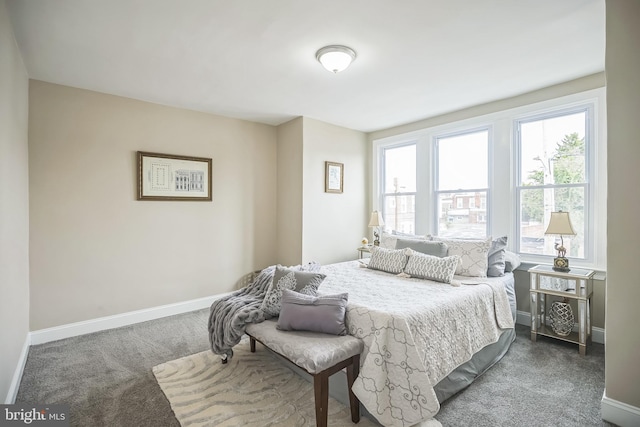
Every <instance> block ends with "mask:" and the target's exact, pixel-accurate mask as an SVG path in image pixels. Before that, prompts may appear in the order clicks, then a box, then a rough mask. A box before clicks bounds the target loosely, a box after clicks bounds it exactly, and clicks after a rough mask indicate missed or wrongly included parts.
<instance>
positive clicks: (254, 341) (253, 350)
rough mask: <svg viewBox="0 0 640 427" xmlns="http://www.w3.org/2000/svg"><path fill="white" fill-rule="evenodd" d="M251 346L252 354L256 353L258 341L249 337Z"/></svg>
mask: <svg viewBox="0 0 640 427" xmlns="http://www.w3.org/2000/svg"><path fill="white" fill-rule="evenodd" d="M249 346H250V347H251V353H255V352H256V340H255V338H253V337H249Z"/></svg>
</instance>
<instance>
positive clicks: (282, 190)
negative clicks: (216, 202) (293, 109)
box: [277, 117, 303, 265]
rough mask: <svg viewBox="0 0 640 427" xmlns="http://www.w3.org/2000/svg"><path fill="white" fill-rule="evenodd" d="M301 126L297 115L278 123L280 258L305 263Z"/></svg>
mask: <svg viewBox="0 0 640 427" xmlns="http://www.w3.org/2000/svg"><path fill="white" fill-rule="evenodd" d="M302 125H303V118H302V117H298V118H296V119H293V120H291V121H289V122H287V123H283V124H281V125H280V126H278V162H277V171H278V190H277V191H278V219H277V235H278V240H277V254H278V258H277V261H278V263H280V264H283V265H297V264H300V263H302V187H303V185H302V179H303V176H302V142H303V135H302Z"/></svg>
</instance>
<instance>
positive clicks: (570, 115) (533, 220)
mask: <svg viewBox="0 0 640 427" xmlns="http://www.w3.org/2000/svg"><path fill="white" fill-rule="evenodd" d="M590 114H591V113H590V109H589V108H587V107H583V108H580V109H577V110H572V111H566V112H559V113H555V114H548V115H545V116H538V117H534V118H531V119H522V120H518V121H517V122H516V129H517V144H518V152H519V173H518V180H517V191H518V200H519V205H518V211H519V212H518V230H517V231H518V237H519V239H518V251H519V252H521V253H524V254H535V255H555V254H556V253H557V252H556V250H555V249H554V245H555V243H556V240H557V242H558V243H559V242H560V239H559V238H557V236H545V235H544V232H545V230H546V228H547V225H548V223H549V217H550V215H551V212H554V211H560V210H562V211H565V212H569V216H570V217H571V223H572V225H573V228H574V230H575V231H576V233H577V235H576V236H571V237H569V238H564V246H565V248H566V249H567V256H570V257H574V258H585V241H584V239H585V227H586V224H587V222H586V213H587V212H589V198H588V194H589V185H588V169H587V153H588V147H589V145H591V142H590V138H589V136H590V133H589V132H588V130H587V129H588V126H587V124H588V122H589V116H590Z"/></svg>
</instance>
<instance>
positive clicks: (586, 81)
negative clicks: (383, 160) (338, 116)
mask: <svg viewBox="0 0 640 427" xmlns="http://www.w3.org/2000/svg"><path fill="white" fill-rule="evenodd" d="M604 85H605V77H604V73H597V74H592V75H590V76H586V77H582V78H579V79H576V80H572V81H570V82H566V83H561V84H558V85H555V86H549V87H546V88H543V89H540V90H536V91H533V92H529V93H525V94H522V95H518V96H514V97H512V98H506V99H501V100H499V101H495V102H489V103H487V104H482V105H477V106H475V107H470V108H466V109H464V110H459V111H455V112H452V113H448V114H443V115H441V116H436V117H431V118H428V119H425V120H420V121H417V122H413V123H408V124H406V125H402V126H397V127H393V128H389V129H384V130H381V131H377V132H372V133H370V134H369V140H370V141H373V140H376V139H381V138H386V137H389V136H394V135H401V134H403V133H407V132H413V131H417V130H422V129H427V128H430V127H434V126H439V125H443V124H447V123H453V122H456V121H459V120H465V119H469V118H473V117H479V116H483V115H485V114H491V113H495V112H498V111H504V110H508V109H510V108H516V107H522V106H525V105H531V104H535V103H536V102H542V101H546V100H549V99H553V98H560V97H562V96H566V95H572V94H574V93H580V92H585V91H588V90H591V89H597V88H601V87H604Z"/></svg>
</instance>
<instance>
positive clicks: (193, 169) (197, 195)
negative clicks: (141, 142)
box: [138, 151, 212, 202]
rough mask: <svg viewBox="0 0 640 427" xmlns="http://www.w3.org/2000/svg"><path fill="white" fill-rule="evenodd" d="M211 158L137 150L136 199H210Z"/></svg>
mask: <svg viewBox="0 0 640 427" xmlns="http://www.w3.org/2000/svg"><path fill="white" fill-rule="evenodd" d="M211 165H212V161H211V159H208V158H204V157H189V156H175V155H172V154H160V153H148V152H145V151H138V200H184V201H203V202H205V201H209V202H210V201H211V200H212V194H211V189H212V178H211Z"/></svg>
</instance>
